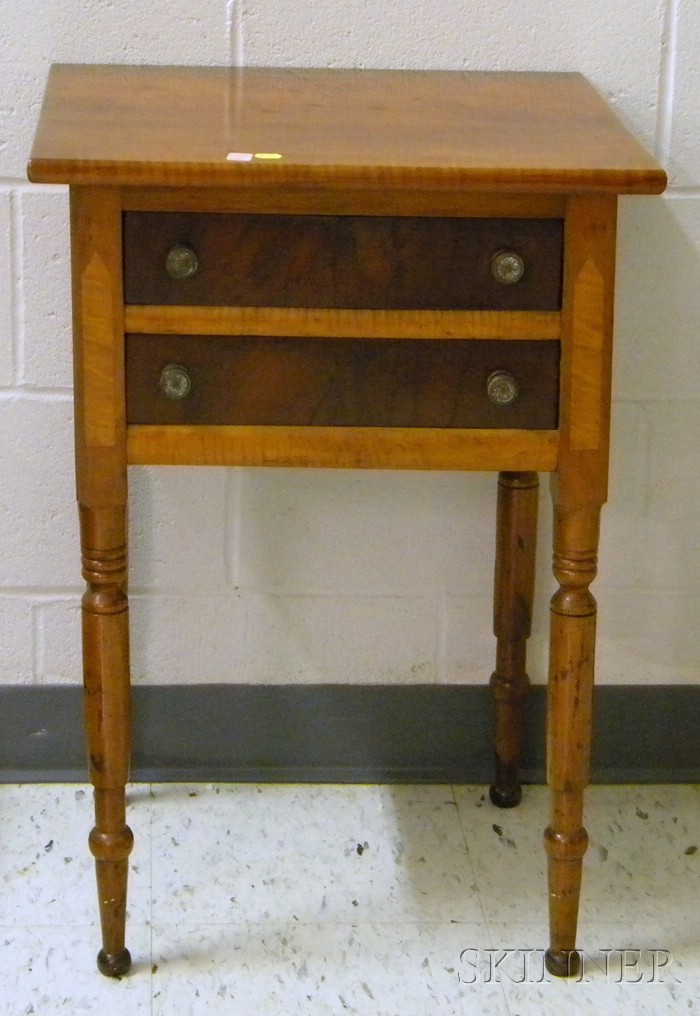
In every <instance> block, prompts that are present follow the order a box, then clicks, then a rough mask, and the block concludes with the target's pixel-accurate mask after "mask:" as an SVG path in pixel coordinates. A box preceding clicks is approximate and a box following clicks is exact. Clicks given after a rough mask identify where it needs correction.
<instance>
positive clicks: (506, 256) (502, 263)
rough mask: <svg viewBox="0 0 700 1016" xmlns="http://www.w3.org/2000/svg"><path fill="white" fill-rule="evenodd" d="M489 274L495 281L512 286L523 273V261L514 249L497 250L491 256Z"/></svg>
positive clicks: (518, 280)
mask: <svg viewBox="0 0 700 1016" xmlns="http://www.w3.org/2000/svg"><path fill="white" fill-rule="evenodd" d="M491 274H492V275H493V277H494V279H495V280H496V282H500V283H501V284H502V285H504V286H512V285H513V283H515V282H520V280H521V279H522V277H523V275H524V274H525V262H524V261H523V259H522V258H521V256H520V254H516V252H515V251H514V250H497V251H496V253H495V254H494V255H493V257H492V258H491Z"/></svg>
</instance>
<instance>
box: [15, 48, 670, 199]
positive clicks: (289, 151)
mask: <svg viewBox="0 0 700 1016" xmlns="http://www.w3.org/2000/svg"><path fill="white" fill-rule="evenodd" d="M231 154H235V155H238V156H241V155H242V156H252V158H250V159H249V160H248V161H231V160H230V158H229V156H230V155H231ZM256 155H263V156H267V155H274V156H280V158H274V159H267V158H262V159H261V158H256V157H255V156H256ZM29 177H30V179H31V180H34V181H37V182H42V183H87V184H100V185H101V186H109V185H131V184H151V185H163V184H164V185H171V186H178V185H179V186H187V185H189V184H196V185H197V186H200V187H201V186H216V185H217V184H218V185H221V184H226V185H235V186H236V187H246V186H260V185H261V184H263V185H264V186H268V187H273V188H280V189H282V190H283V189H285V188H288V187H294V186H298V185H302V186H303V185H305V184H309V183H311V184H313V185H314V186H317V187H319V188H322V189H323V188H327V187H334V188H336V187H339V186H343V185H344V184H353V183H357V182H358V181H361V183H362V186H363V187H364V188H380V189H382V188H387V187H392V186H400V187H405V188H408V189H410V188H414V189H421V188H423V189H425V188H430V187H435V188H438V189H439V188H444V187H447V188H469V189H480V190H510V191H521V190H525V191H533V192H534V191H539V192H542V191H549V192H552V191H559V192H563V191H567V192H572V191H581V190H608V191H613V192H617V193H659V192H660V191H662V190H663V188H664V186H665V179H666V178H665V174H664V173H663V171H662V170H661V169H660V168H659V167H658V165H657V164H656V163H655V161H654V160H653V159H652V158H651V157H650V156H649V155H648V154H647V153H646V152H645V151H644V149H643V148H642V146H641V145H640V144H638V142H637V141H636V140H635V139H634V138H633V137H632V136H631V135H630V134H629V133H628V131H627V130H626V129H625V128H624V127H623V125H622V124H621V123H620V122H619V120H618V119H617V118H616V117H615V115H614V113H613V112H612V111H611V110H610V108H609V107H608V105H607V104H606V103H605V102H604V101H603V99H602V98H601V97H600V96H599V95H598V93H597V92H596V91H595V89H594V88H593V87H592V86H591V85H590V84H589V83H588V82H587V81H586V80H585V78H583V77H582V76H581V75H579V74H556V73H534V72H520V73H513V72H498V73H496V72H456V71H370V70H328V69H312V70H307V69H302V68H294V69H290V68H257V67H244V68H226V67H206V68H204V67H142V66H109V65H99V66H97V65H93V66H91V65H70V64H68V65H57V66H54V67H53V68H52V70H51V74H50V78H49V82H48V87H47V92H46V96H45V99H44V105H43V110H42V115H41V120H40V123H39V127H38V130H37V134H36V138H35V143H34V148H33V150H32V155H31V160H30V163H29Z"/></svg>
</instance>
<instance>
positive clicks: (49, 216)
mask: <svg viewBox="0 0 700 1016" xmlns="http://www.w3.org/2000/svg"><path fill="white" fill-rule="evenodd" d="M699 50H700V5H699V4H698V3H697V0H627V2H625V3H624V4H622V3H617V2H614V3H611V2H610V0H579V2H577V3H560V4H552V3H551V2H550V0H529V2H528V3H526V4H525V3H517V4H516V3H513V2H509V0H488V2H486V0H384V2H383V3H381V4H378V3H376V2H374V0H345V2H344V3H342V4H340V3H338V2H337V0H309V2H306V3H304V2H303V0H240V2H239V3H236V2H235V0H228V2H227V0H168V2H167V3H165V2H163V0H154V2H152V3H149V4H137V3H130V2H127V0H116V2H110V3H108V2H107V0H31V3H27V0H4V2H3V4H2V6H1V8H0V263H1V264H2V271H1V272H0V681H2V682H6V683H14V684H37V683H47V684H48V683H56V682H78V681H79V680H80V661H79V652H78V645H79V634H78V602H79V596H80V593H81V581H80V577H79V568H78V537H77V525H76V517H75V510H74V494H73V472H72V449H71V441H72V433H71V388H70V385H71V368H70V313H69V298H68V291H69V285H68V272H69V269H68V236H67V195H66V192H65V190H64V189H62V188H51V187H43V188H40V187H33V186H30V185H29V184H27V183H26V182H25V177H24V172H25V164H26V159H27V155H28V151H29V146H30V142H31V137H32V133H33V129H34V126H35V123H36V119H37V115H38V111H39V104H40V100H41V95H42V90H43V85H44V81H45V77H46V73H47V69H48V66H49V64H50V63H51V62H56V61H64V62H66V61H69V62H99V63H104V62H130V63H139V62H159V63H164V62H171V63H177V62H181V63H204V64H209V63H211V64H229V63H238V62H243V63H250V64H277V65H292V64H295V65H328V66H360V67H362V66H366V67H414V68H437V67H440V68H460V69H461V68H464V69H470V68H486V69H539V70H580V71H583V72H584V73H585V74H587V75H588V76H589V77H590V78H591V80H592V81H593V82H594V84H595V85H596V86H597V87H598V88H599V90H600V91H601V92H602V93H603V94H604V95H605V96H607V97H608V98H609V99H610V100H611V101H612V103H613V104H614V106H615V107H616V109H617V111H618V113H619V115H620V116H621V117H622V119H623V120H624V122H625V123H626V124H627V125H628V127H629V128H630V129H631V130H632V131H633V132H634V133H635V134H636V135H637V136H638V137H639V138H640V139H641V140H642V141H643V142H645V143H646V144H647V145H649V146H650V147H652V149H653V150H654V151H655V153H656V154H657V156H658V157H659V158H660V159H661V161H662V162H663V164H664V165H665V166H666V167H667V168H668V170H669V173H670V178H671V188H670V190H669V192H668V195H667V196H666V197H665V198H664V199H662V200H660V199H645V198H637V199H630V198H628V199H624V200H623V201H622V202H621V205H622V207H621V222H620V230H621V235H620V257H619V284H618V314H617V333H616V334H617V347H616V349H617V353H616V380H615V407H614V432H613V445H614V451H613V469H612V485H611V501H610V504H609V506H608V507H607V509H606V511H605V517H604V528H603V534H604V535H603V541H602V553H601V577H600V578H599V580H598V581H597V583H596V592H597V595H598V599H599V603H600V611H601V618H600V636H599V657H598V679H599V681H600V682H601V683H608V684H609V683H669V684H671V683H678V682H685V683H689V682H692V681H694V680H696V679H697V678H698V676H700V625H699V624H698V618H699V617H700V510H699V509H698V504H699V503H700V450H699V449H698V435H700V70H699V69H698V62H697V53H698V51H699ZM131 486H132V495H133V496H132V504H133V511H132V518H131V551H132V566H131V591H132V605H133V622H134V623H133V650H132V651H133V664H134V678H135V680H136V681H139V682H160V683H170V682H173V683H178V682H179V683H190V682H203V681H241V682H287V681H292V682H312V681H321V682H482V681H485V680H486V679H487V678H488V676H489V673H490V671H491V669H492V656H493V641H492V637H491V633H490V624H491V620H490V613H491V606H490V598H491V582H492V569H493V515H494V502H495V477H494V476H492V475H483V474H478V475H477V474H471V475H470V474H467V475H457V474H438V473H434V474H427V473H420V474H415V473H370V472H332V471H331V472H323V471H292V470H289V471H287V470H258V471H255V470H214V469H210V470H203V469H190V470H184V469H147V470H146V469H142V470H132V476H131ZM549 533H550V525H549V504H548V497H547V489H546V482H545V483H544V484H543V497H542V525H541V549H542V553H541V556H540V566H539V586H538V595H537V625H536V628H537V631H536V634H535V637H534V638H533V646H532V651H531V664H530V671H531V674H532V677H533V679H534V680H535V681H538V682H541V681H543V680H544V677H545V669H544V663H545V646H546V621H547V602H548V599H549V595H550V592H551V588H552V582H551V579H550V576H549V557H550V553H549Z"/></svg>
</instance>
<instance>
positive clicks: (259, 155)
mask: <svg viewBox="0 0 700 1016" xmlns="http://www.w3.org/2000/svg"><path fill="white" fill-rule="evenodd" d="M255 158H256V159H265V160H267V161H273V160H275V159H281V158H282V156H281V155H280V153H279V152H256V153H255Z"/></svg>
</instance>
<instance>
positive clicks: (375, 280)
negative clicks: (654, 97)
mask: <svg viewBox="0 0 700 1016" xmlns="http://www.w3.org/2000/svg"><path fill="white" fill-rule="evenodd" d="M183 248H184V249H185V250H186V251H189V252H192V253H193V254H194V257H195V258H196V268H195V269H194V271H193V273H192V274H191V275H190V276H189V277H186V278H182V277H180V278H173V277H171V275H170V274H169V272H168V269H167V262H168V255H169V252H171V251H173V249H176V250H180V251H181V250H182V249H183ZM124 250H125V258H124V271H125V293H126V302H127V303H131V304H174V305H178V304H179V305H187V306H193V305H200V306H250V307H266V306H267V307H337V308H341V307H345V308H349V309H372V308H383V309H407V310H419V309H426V310H430V309H446V310H460V309H461V310H488V309H499V310H558V309H559V307H560V305H561V275H562V268H561V266H562V222H561V220H559V219H508V218H506V219H487V218H484V219H482V218H473V219H469V218H402V217H381V216H377V217H375V216H329V215H240V214H236V215H231V214H223V213H170V212H127V213H125V215H124ZM504 251H505V252H514V253H515V254H517V255H518V256H519V257H520V258H521V259H522V265H523V269H524V270H523V272H522V277H521V278H520V279H519V280H518V281H516V282H514V283H510V284H504V283H503V282H500V281H498V280H497V279H496V278H495V277H494V274H493V266H492V259H493V257H494V255H497V254H498V253H499V252H504ZM192 264H195V262H194V261H193V262H192Z"/></svg>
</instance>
